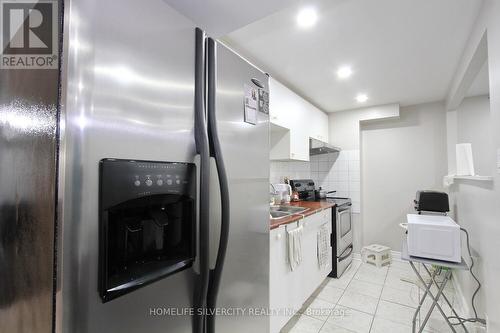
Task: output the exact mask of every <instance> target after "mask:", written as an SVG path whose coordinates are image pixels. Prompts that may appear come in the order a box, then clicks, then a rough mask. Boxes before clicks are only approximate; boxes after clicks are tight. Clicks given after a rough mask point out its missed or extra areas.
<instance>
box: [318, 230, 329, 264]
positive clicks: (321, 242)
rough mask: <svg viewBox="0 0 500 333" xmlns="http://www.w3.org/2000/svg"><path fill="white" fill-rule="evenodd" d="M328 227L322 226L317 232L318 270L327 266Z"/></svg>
mask: <svg viewBox="0 0 500 333" xmlns="http://www.w3.org/2000/svg"><path fill="white" fill-rule="evenodd" d="M328 237H329V234H328V226H327V224H326V223H325V224H323V225H322V226H321V227H320V228H319V230H318V237H317V238H318V239H317V243H318V246H317V251H318V265H319V268H325V267H327V266H328V248H329V246H328Z"/></svg>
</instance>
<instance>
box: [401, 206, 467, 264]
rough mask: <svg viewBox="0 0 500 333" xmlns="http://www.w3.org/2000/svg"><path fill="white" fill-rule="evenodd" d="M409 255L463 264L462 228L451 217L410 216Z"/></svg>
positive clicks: (408, 217) (408, 218)
mask: <svg viewBox="0 0 500 333" xmlns="http://www.w3.org/2000/svg"><path fill="white" fill-rule="evenodd" d="M407 220H408V254H409V255H410V256H414V257H422V258H430V259H436V260H444V261H452V262H461V260H462V259H461V245H460V226H459V225H458V224H457V223H455V221H453V219H451V218H450V217H449V216H445V215H417V214H408V215H407Z"/></svg>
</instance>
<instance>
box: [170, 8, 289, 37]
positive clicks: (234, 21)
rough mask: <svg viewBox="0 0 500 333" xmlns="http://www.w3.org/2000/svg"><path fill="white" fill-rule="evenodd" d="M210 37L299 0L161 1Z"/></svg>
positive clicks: (241, 25) (234, 28)
mask: <svg viewBox="0 0 500 333" xmlns="http://www.w3.org/2000/svg"><path fill="white" fill-rule="evenodd" d="M164 1H165V2H166V3H168V4H169V5H170V6H171V7H173V8H175V9H176V10H177V11H178V12H180V13H181V14H182V15H184V16H186V17H188V18H189V19H191V21H193V22H195V23H196V24H197V25H198V26H199V27H200V28H202V29H204V30H205V31H207V32H208V33H209V34H210V35H211V36H212V37H216V38H217V37H220V36H223V35H225V34H227V33H229V32H231V31H234V30H236V29H239V28H241V27H243V26H245V25H247V24H249V23H251V22H254V21H257V20H259V19H261V18H263V17H266V16H268V15H270V14H272V13H274V12H276V11H278V10H280V9H283V8H286V7H287V6H289V5H291V4H294V3H297V2H298V1H299V0H251V1H249V0H164Z"/></svg>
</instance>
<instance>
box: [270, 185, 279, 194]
mask: <svg viewBox="0 0 500 333" xmlns="http://www.w3.org/2000/svg"><path fill="white" fill-rule="evenodd" d="M269 185H270V186H269V187H272V188H273V190H272V191H271V192H269V194H271V195H276V194H278V191H276V187H274V185H273V183H269Z"/></svg>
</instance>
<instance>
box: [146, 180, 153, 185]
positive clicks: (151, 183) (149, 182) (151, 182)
mask: <svg viewBox="0 0 500 333" xmlns="http://www.w3.org/2000/svg"><path fill="white" fill-rule="evenodd" d="M145 183H146V186H151V185H153V181H152V180H151V179H146V181H145Z"/></svg>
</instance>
